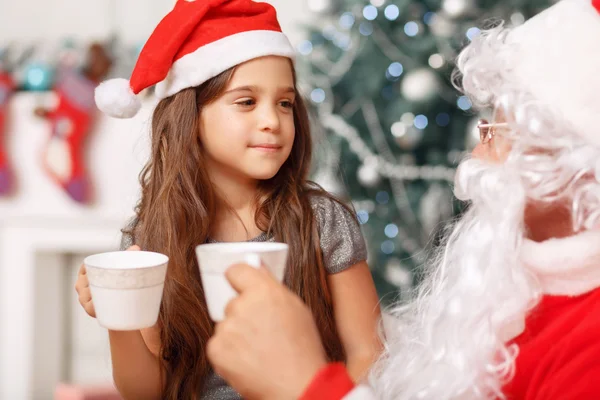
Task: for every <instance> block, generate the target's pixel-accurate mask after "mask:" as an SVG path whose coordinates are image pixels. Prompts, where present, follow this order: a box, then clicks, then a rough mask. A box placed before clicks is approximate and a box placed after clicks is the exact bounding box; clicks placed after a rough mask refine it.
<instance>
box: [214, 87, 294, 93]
mask: <svg viewBox="0 0 600 400" xmlns="http://www.w3.org/2000/svg"><path fill="white" fill-rule="evenodd" d="M279 91H280V92H283V93H296V89H295V88H293V87H292V86H287V87H282V88H280V89H279ZM233 92H257V93H260V92H261V89H260V88H259V87H258V86H254V85H248V86H239V87H236V88H233V89H230V90H228V91H226V92H225V94H230V93H233Z"/></svg>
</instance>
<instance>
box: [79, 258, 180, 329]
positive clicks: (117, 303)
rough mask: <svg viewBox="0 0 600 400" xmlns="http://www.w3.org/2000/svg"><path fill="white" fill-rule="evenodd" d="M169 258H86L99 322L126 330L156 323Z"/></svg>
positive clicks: (110, 327) (87, 271)
mask: <svg viewBox="0 0 600 400" xmlns="http://www.w3.org/2000/svg"><path fill="white" fill-rule="evenodd" d="M168 261H169V258H168V257H167V256H166V255H164V254H160V253H153V252H149V251H115V252H110V253H101V254H95V255H92V256H89V257H87V258H86V259H85V260H84V261H83V263H84V265H85V269H86V273H87V276H88V281H89V283H90V290H91V293H92V301H93V302H94V308H95V310H96V319H97V320H98V323H99V324H100V325H101V326H103V327H105V328H107V329H111V330H118V331H127V330H136V329H143V328H148V327H151V326H153V325H154V324H156V321H157V320H158V312H159V310H160V302H161V300H162V294H163V288H164V283H165V277H166V274H167V263H168Z"/></svg>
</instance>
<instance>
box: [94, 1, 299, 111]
mask: <svg viewBox="0 0 600 400" xmlns="http://www.w3.org/2000/svg"><path fill="white" fill-rule="evenodd" d="M264 56H283V57H289V58H293V57H294V49H293V47H292V45H291V44H290V42H289V40H288V38H287V37H286V36H285V35H284V34H283V33H282V32H281V27H280V26H279V22H278V21H277V14H276V12H275V9H274V8H273V7H272V6H271V5H270V4H267V3H255V2H253V1H251V0H178V1H177V3H176V4H175V7H174V8H173V10H172V11H171V12H170V13H169V14H167V16H166V17H165V18H163V20H162V21H161V22H160V23H159V24H158V26H157V27H156V29H155V30H154V32H153V33H152V35H151V36H150V38H149V39H148V41H147V42H146V45H145V46H144V48H143V49H142V51H141V53H140V56H139V58H138V61H137V63H136V65H135V68H134V70H133V73H132V75H131V79H130V80H129V81H128V80H126V79H112V80H109V81H106V82H103V83H102V84H100V85H99V86H98V88H97V89H96V96H95V98H96V104H97V105H98V108H99V109H100V110H102V111H103V112H105V113H106V114H108V115H110V116H112V117H117V118H131V117H133V116H134V115H135V114H136V113H137V112H138V111H139V109H140V107H141V104H140V101H139V99H138V98H137V94H138V93H140V92H141V91H142V90H144V89H145V88H147V87H150V86H152V85H156V96H157V97H158V98H159V99H164V98H166V97H169V96H172V95H174V94H176V93H177V92H179V91H181V90H183V89H185V88H189V87H195V86H198V85H200V84H202V83H204V82H206V81H207V80H209V79H211V78H213V77H215V76H217V75H219V74H220V73H222V72H224V71H226V70H228V69H229V68H232V67H234V66H236V65H238V64H241V63H243V62H246V61H249V60H252V59H255V58H259V57H264Z"/></svg>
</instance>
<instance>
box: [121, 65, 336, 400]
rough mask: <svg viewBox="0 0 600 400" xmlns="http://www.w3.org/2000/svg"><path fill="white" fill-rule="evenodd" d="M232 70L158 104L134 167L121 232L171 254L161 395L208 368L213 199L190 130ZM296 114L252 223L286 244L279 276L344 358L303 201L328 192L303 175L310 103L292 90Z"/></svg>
mask: <svg viewBox="0 0 600 400" xmlns="http://www.w3.org/2000/svg"><path fill="white" fill-rule="evenodd" d="M234 70H235V69H230V70H228V71H225V72H224V73H222V74H220V75H219V76H217V77H215V78H213V79H211V80H209V81H208V82H206V83H204V84H202V85H201V86H199V87H197V88H189V89H185V90H183V91H181V92H179V93H178V94H176V95H174V96H171V97H169V98H166V99H164V100H162V101H160V102H159V103H158V105H157V107H156V109H155V111H154V115H153V117H152V147H151V155H150V160H149V161H148V163H147V164H146V166H145V167H144V169H143V171H142V173H141V175H140V183H141V187H142V196H141V199H140V201H139V203H138V205H137V207H136V213H137V223H136V224H135V226H133V227H131V228H130V230H129V231H124V232H125V233H129V234H131V235H132V236H133V237H134V238H135V242H136V244H138V245H140V246H141V248H142V249H144V250H150V251H157V252H161V253H164V254H166V255H168V256H169V267H168V272H167V278H166V282H165V288H164V294H163V300H162V305H161V310H160V316H159V327H160V329H161V335H160V337H161V359H162V362H163V365H164V369H165V371H166V388H165V391H164V393H163V398H165V399H194V398H196V397H197V395H198V394H199V393H201V391H202V388H203V385H204V382H205V380H206V377H207V375H208V374H209V373H210V371H211V369H210V365H209V363H208V361H207V359H206V355H205V347H206V343H207V341H208V339H209V338H210V336H211V335H212V333H213V323H212V321H211V320H210V318H209V316H208V311H207V306H206V303H205V299H204V291H203V289H202V284H201V278H200V273H199V269H198V265H197V261H196V257H195V254H194V248H195V246H196V245H198V244H201V243H205V242H206V241H207V239H208V238H209V234H210V231H211V221H213V220H214V216H215V212H216V205H217V201H218V199H217V195H216V193H215V192H214V190H213V188H212V185H211V182H210V180H209V177H208V174H207V172H206V168H205V167H204V166H205V165H206V163H205V154H204V150H203V146H202V143H201V141H200V139H199V134H198V129H199V119H200V113H201V111H202V108H203V107H204V106H205V105H206V104H209V103H210V102H212V101H214V100H216V99H217V98H218V97H219V96H220V95H221V94H222V93H223V92H224V90H225V89H226V86H227V84H228V83H229V80H230V79H231V77H232V75H233V72H234ZM294 123H295V128H296V135H295V139H294V145H293V148H292V152H291V154H290V156H289V158H288V159H287V160H286V162H285V163H284V165H283V166H282V167H281V169H280V170H279V172H278V173H277V175H276V176H275V177H274V178H272V179H270V180H268V181H263V182H261V184H260V185H259V194H258V196H257V204H258V206H257V212H256V217H255V219H256V224H257V226H258V227H259V228H260V229H261V230H262V231H264V232H267V234H268V235H270V236H272V237H274V238H275V240H277V241H280V242H284V243H288V244H289V245H290V253H289V261H288V266H287V272H286V278H285V282H286V284H287V285H288V286H289V288H290V289H291V290H293V291H294V292H295V293H297V294H298V295H299V296H300V297H301V298H302V299H303V300H304V302H305V303H306V304H307V305H308V306H309V307H310V309H311V310H312V312H313V315H314V317H315V320H316V322H317V325H318V327H319V330H320V333H321V336H322V339H323V343H324V345H325V348H326V351H327V354H328V356H329V358H330V359H331V360H333V361H345V353H344V349H343V347H342V344H341V341H340V339H339V335H338V332H337V329H336V325H335V321H334V316H333V307H332V300H331V295H330V292H329V288H328V285H327V274H326V270H325V266H324V263H323V256H322V253H321V249H320V243H319V235H318V231H317V226H318V225H317V222H316V220H315V215H314V212H313V209H312V207H311V204H310V198H311V196H314V195H321V196H329V195H327V193H325V192H324V191H322V190H321V189H320V188H318V187H317V186H316V185H314V184H312V183H311V182H309V181H308V174H309V166H310V160H311V153H312V140H311V135H310V123H309V117H308V112H307V110H306V106H305V104H304V102H303V101H302V98H301V97H300V96H299V95H297V97H296V101H295V102H294Z"/></svg>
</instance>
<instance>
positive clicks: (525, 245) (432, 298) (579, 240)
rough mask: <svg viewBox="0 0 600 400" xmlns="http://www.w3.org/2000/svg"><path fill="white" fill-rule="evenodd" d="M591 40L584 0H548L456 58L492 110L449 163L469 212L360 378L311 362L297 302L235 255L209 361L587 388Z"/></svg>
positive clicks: (363, 394)
mask: <svg viewBox="0 0 600 400" xmlns="http://www.w3.org/2000/svg"><path fill="white" fill-rule="evenodd" d="M599 41H600V0H593V1H592V0H562V1H560V2H558V3H557V4H555V5H554V6H552V7H551V8H549V9H548V10H546V11H544V12H542V13H541V14H539V15H538V16H536V17H534V18H532V19H530V20H529V21H527V22H526V23H525V24H524V25H522V26H520V27H518V28H516V29H513V30H511V29H507V28H505V27H503V26H499V27H496V28H494V29H491V30H489V31H486V32H483V33H482V34H481V35H480V36H479V37H478V38H476V39H475V40H473V42H472V43H471V44H470V45H469V46H467V47H466V49H465V50H464V51H463V52H462V53H461V54H460V57H459V59H458V63H457V64H458V72H457V75H456V78H457V82H459V83H460V86H461V88H462V90H463V91H464V93H465V94H466V95H467V96H469V98H470V99H471V100H472V102H473V103H474V104H475V105H476V106H478V107H479V108H480V109H483V110H486V109H487V110H490V112H491V115H492V117H491V118H490V119H489V121H481V123H480V124H479V131H480V138H481V143H480V144H479V145H478V146H477V148H476V149H475V150H474V151H473V154H472V156H471V157H470V158H469V159H467V160H465V161H464V162H462V163H461V165H460V166H459V169H458V172H457V175H456V186H455V193H456V196H457V197H458V198H459V199H461V200H465V201H468V202H469V208H468V210H467V211H466V213H465V214H464V215H463V217H462V218H461V219H460V220H459V221H457V222H456V223H455V224H454V225H453V226H451V227H450V228H449V230H448V232H447V234H446V236H445V237H446V239H445V242H444V245H443V246H442V247H441V248H440V249H439V251H438V252H437V254H434V255H433V256H432V258H431V260H430V261H429V262H428V264H427V265H428V268H427V275H426V279H425V281H424V283H423V284H422V286H421V287H420V290H419V293H418V295H417V297H416V298H415V299H414V300H413V301H412V302H410V303H408V304H402V305H398V306H397V307H395V308H394V309H393V310H392V314H393V315H394V316H395V318H392V320H391V321H392V323H391V329H390V330H389V332H390V335H389V336H388V340H387V344H386V351H385V354H384V355H383V356H382V357H381V359H380V360H379V362H378V363H377V364H376V365H375V367H374V368H373V370H372V372H371V376H370V379H369V380H368V384H367V383H363V384H362V385H359V386H355V385H354V383H353V382H351V381H350V379H349V378H348V375H347V373H346V372H345V370H344V368H343V366H342V365H336V364H327V360H325V358H324V356H323V354H324V353H323V351H322V348H321V347H320V345H319V344H318V343H319V342H318V340H319V338H318V334H316V333H315V332H316V330H315V329H314V328H313V326H312V323H311V322H310V314H309V313H308V312H307V310H306V309H305V307H304V306H303V305H302V304H301V303H300V302H299V301H298V300H297V299H296V298H295V297H293V295H292V294H290V293H288V292H287V291H286V290H285V289H284V288H283V287H280V286H279V285H278V284H277V283H275V281H273V280H272V279H271V278H270V277H269V276H268V275H267V274H266V273H264V272H262V271H256V270H253V269H251V268H249V267H244V266H236V267H234V268H232V269H231V270H230V271H229V273H228V276H229V279H230V280H231V282H232V283H233V285H234V286H235V287H236V288H237V289H238V290H239V291H240V293H241V295H240V296H239V297H238V298H237V299H235V300H233V302H234V304H233V306H231V307H229V308H228V310H229V313H228V318H227V319H226V320H225V321H224V322H223V323H222V324H220V325H221V326H220V327H217V330H216V335H215V337H213V339H212V341H211V343H210V346H209V348H208V352H209V356H210V358H211V360H212V362H213V365H214V366H215V369H216V370H217V372H219V373H220V374H222V375H223V376H224V377H225V378H226V379H228V380H229V381H230V383H231V384H232V385H233V386H234V387H236V388H237V389H238V390H239V391H240V392H241V393H242V394H246V396H248V397H260V398H281V399H283V398H294V397H295V398H298V397H301V398H304V399H341V398H348V399H374V398H378V399H428V400H445V399H497V398H508V399H530V400H534V399H535V400H541V399H560V400H569V399H573V400H574V399H577V400H585V399H598V398H600V384H599V383H598V381H599V380H600V123H599V121H598V118H599V117H600V76H599V75H598V72H599V71H600V45H599V44H598V43H599Z"/></svg>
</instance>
